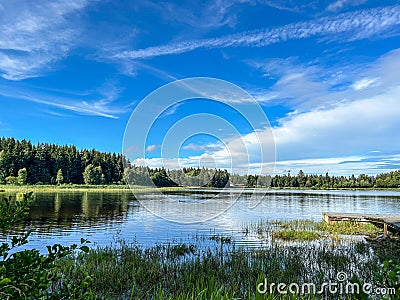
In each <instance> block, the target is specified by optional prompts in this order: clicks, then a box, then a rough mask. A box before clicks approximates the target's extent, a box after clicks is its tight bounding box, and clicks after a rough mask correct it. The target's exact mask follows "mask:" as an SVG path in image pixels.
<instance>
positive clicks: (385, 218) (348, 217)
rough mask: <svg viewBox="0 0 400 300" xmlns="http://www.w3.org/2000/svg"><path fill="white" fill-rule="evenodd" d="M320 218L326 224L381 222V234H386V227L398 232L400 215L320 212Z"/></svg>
mask: <svg viewBox="0 0 400 300" xmlns="http://www.w3.org/2000/svg"><path fill="white" fill-rule="evenodd" d="M322 219H323V220H324V221H325V222H327V223H328V224H332V223H334V222H339V221H355V222H370V223H374V224H383V236H384V237H386V236H387V231H388V228H389V229H390V230H392V231H394V232H398V233H400V215H379V214H352V213H330V212H324V213H322Z"/></svg>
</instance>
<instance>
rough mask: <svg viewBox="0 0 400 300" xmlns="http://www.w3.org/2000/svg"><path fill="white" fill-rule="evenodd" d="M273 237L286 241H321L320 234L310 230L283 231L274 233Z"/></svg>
mask: <svg viewBox="0 0 400 300" xmlns="http://www.w3.org/2000/svg"><path fill="white" fill-rule="evenodd" d="M272 237H274V238H276V239H281V240H284V241H314V240H318V239H320V238H321V237H322V236H321V234H320V233H318V232H315V231H308V230H293V229H282V230H279V231H274V232H272Z"/></svg>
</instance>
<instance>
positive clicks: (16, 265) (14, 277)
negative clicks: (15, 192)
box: [0, 193, 93, 300]
mask: <svg viewBox="0 0 400 300" xmlns="http://www.w3.org/2000/svg"><path fill="white" fill-rule="evenodd" d="M33 200H34V197H33V194H32V193H26V194H23V195H22V197H17V200H14V201H13V200H12V198H11V197H10V198H3V199H2V200H0V230H1V231H3V232H7V230H9V229H10V228H11V227H12V226H13V225H14V224H16V223H17V222H19V221H20V220H21V219H22V218H24V217H25V216H26V215H27V214H28V212H29V208H30V205H31V204H32V202H33ZM30 233H31V230H28V231H27V232H26V233H25V234H23V235H22V236H13V237H12V238H11V242H5V243H2V244H1V246H0V259H1V260H0V299H5V300H8V299H35V300H36V299H91V298H93V295H92V293H91V292H90V291H89V288H88V287H89V285H90V283H91V281H92V279H91V277H90V276H88V275H87V274H85V275H84V276H83V278H82V279H81V280H80V281H75V282H74V283H71V282H70V281H69V280H68V278H65V277H62V273H61V272H60V268H59V267H58V266H57V262H58V261H59V260H60V259H62V258H65V257H67V256H68V255H71V254H72V253H74V252H75V250H78V249H79V250H81V251H83V252H88V251H89V248H88V246H87V245H85V244H86V243H88V241H87V240H85V239H81V243H80V245H79V246H78V245H76V244H74V245H72V246H69V247H65V246H62V245H59V244H55V245H53V246H47V250H48V254H47V255H42V254H40V252H39V251H38V250H36V249H32V250H22V251H16V250H17V249H16V248H17V247H20V246H22V245H24V244H26V243H27V241H28V237H29V234H30ZM14 250H15V252H14V253H12V254H10V252H11V251H14Z"/></svg>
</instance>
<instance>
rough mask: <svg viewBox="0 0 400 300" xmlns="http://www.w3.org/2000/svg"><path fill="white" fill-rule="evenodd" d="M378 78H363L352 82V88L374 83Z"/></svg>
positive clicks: (359, 88)
mask: <svg viewBox="0 0 400 300" xmlns="http://www.w3.org/2000/svg"><path fill="white" fill-rule="evenodd" d="M378 79H379V78H363V79H361V80H358V81H357V82H355V83H353V84H352V87H353V89H355V90H356V91H359V90H362V89H365V88H367V87H369V86H371V85H372V84H374V83H375V82H376V81H377V80H378Z"/></svg>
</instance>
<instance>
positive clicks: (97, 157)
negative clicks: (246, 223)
mask: <svg viewBox="0 0 400 300" xmlns="http://www.w3.org/2000/svg"><path fill="white" fill-rule="evenodd" d="M124 166H128V167H125V168H124ZM127 181H128V182H129V183H130V184H135V185H152V184H153V183H154V184H155V185H156V186H178V185H179V186H204V187H216V188H222V187H225V186H226V187H229V186H232V187H235V186H237V187H241V186H244V187H249V188H252V187H266V186H272V187H276V188H311V189H314V188H315V189H336V188H400V171H393V172H390V173H384V174H380V175H377V176H369V175H365V174H361V175H359V176H357V177H356V176H354V175H352V176H349V177H345V176H331V175H329V174H328V173H326V174H325V175H313V174H312V175H310V174H305V173H304V172H303V171H301V170H300V171H299V173H298V174H296V175H292V174H291V173H290V172H288V174H286V175H275V176H273V177H271V176H255V175H237V174H229V173H228V171H227V170H215V169H207V168H183V169H182V170H166V169H164V168H155V169H150V168H147V167H139V166H133V165H130V163H129V161H128V160H127V159H126V158H125V156H124V155H122V154H115V153H104V152H100V151H97V150H94V149H93V150H88V149H83V150H78V149H77V148H76V147H75V146H59V145H54V144H44V143H40V144H37V145H33V144H32V143H31V142H30V141H26V140H21V141H18V140H15V139H14V138H0V183H8V184H63V183H65V184H125V183H126V182H127Z"/></svg>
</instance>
